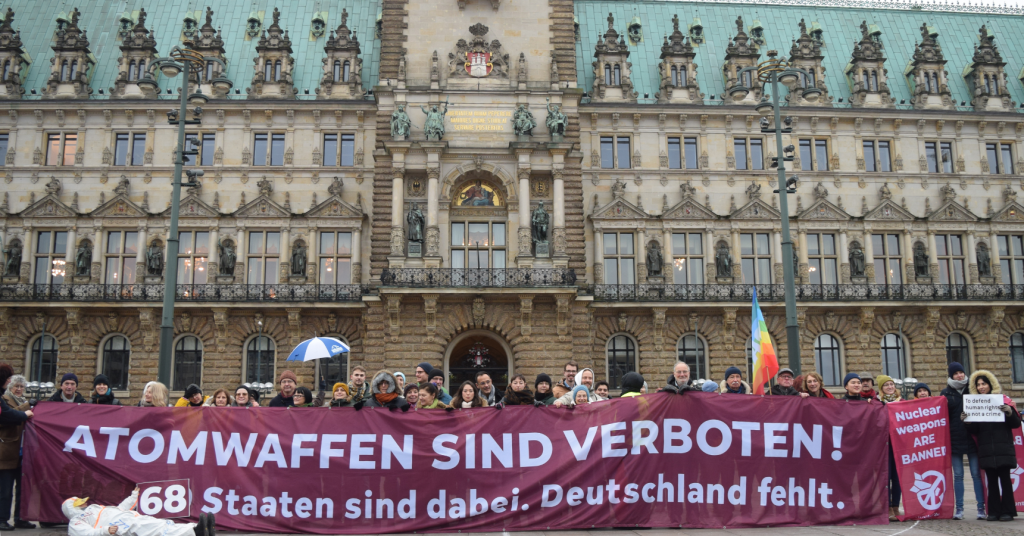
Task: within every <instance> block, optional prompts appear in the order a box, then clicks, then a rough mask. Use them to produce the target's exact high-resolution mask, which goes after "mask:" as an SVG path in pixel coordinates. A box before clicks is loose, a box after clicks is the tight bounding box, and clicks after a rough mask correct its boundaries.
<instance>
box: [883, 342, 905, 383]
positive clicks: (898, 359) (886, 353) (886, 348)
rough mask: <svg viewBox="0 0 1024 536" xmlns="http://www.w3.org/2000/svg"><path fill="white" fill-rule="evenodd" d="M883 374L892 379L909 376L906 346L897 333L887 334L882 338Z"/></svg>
mask: <svg viewBox="0 0 1024 536" xmlns="http://www.w3.org/2000/svg"><path fill="white" fill-rule="evenodd" d="M882 373H883V374H885V375H886V376H890V377H892V378H905V377H906V376H907V351H906V346H905V343H904V341H903V338H902V337H900V336H899V335H898V334H896V333H886V334H885V336H883V337H882Z"/></svg>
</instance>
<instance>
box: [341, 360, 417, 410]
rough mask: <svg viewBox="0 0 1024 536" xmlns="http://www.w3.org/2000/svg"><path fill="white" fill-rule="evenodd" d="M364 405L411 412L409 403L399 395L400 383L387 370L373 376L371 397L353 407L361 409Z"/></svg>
mask: <svg viewBox="0 0 1024 536" xmlns="http://www.w3.org/2000/svg"><path fill="white" fill-rule="evenodd" d="M364 405H365V406H366V407H368V408H388V409H389V410H396V409H400V410H402V411H409V402H407V401H406V400H405V397H404V396H401V395H399V394H398V381H397V380H395V376H394V375H392V374H391V373H390V372H388V371H386V370H382V371H379V372H377V373H376V374H374V375H373V380H372V381H371V382H370V396H369V397H367V398H366V399H364V400H361V401H359V402H356V403H355V404H354V405H353V407H354V408H356V409H360V408H362V407H363V406H364Z"/></svg>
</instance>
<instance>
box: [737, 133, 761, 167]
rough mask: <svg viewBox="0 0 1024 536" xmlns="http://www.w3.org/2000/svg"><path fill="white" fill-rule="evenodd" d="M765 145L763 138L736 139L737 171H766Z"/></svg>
mask: <svg viewBox="0 0 1024 536" xmlns="http://www.w3.org/2000/svg"><path fill="white" fill-rule="evenodd" d="M763 143H764V141H763V140H762V139H761V138H734V139H733V156H734V157H735V158H736V169H740V170H743V169H764V149H763Z"/></svg>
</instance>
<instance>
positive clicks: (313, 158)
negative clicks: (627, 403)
mask: <svg viewBox="0 0 1024 536" xmlns="http://www.w3.org/2000/svg"><path fill="white" fill-rule="evenodd" d="M136 3H137V4H139V5H137V6H135V7H133V8H132V6H131V3H129V7H130V8H131V9H128V10H126V11H124V12H123V13H122V14H121V15H119V16H118V17H117V18H111V17H110V16H109V14H108V13H107V11H105V10H103V11H101V10H99V9H86V8H85V7H81V6H80V7H79V8H78V9H74V8H73V6H72V8H73V9H72V11H71V12H70V13H66V12H62V11H61V10H62V9H65V8H64V7H62V6H63V5H64V4H62V3H60V2H56V1H55V0H44V1H42V2H33V3H28V2H14V3H13V4H12V8H13V9H8V10H7V12H6V14H4V20H3V22H2V24H0V66H2V69H3V84H2V85H0V99H3V100H0V107H4V108H6V111H7V113H6V114H4V116H3V117H2V118H0V153H2V154H0V163H2V164H3V166H2V170H0V174H2V175H3V177H4V181H5V187H4V189H3V192H4V193H3V199H2V203H0V238H2V241H3V248H2V249H3V274H2V282H0V359H2V360H3V361H7V362H11V363H14V364H15V368H16V369H17V370H21V371H24V373H25V374H26V375H27V376H29V377H30V379H31V380H37V379H40V378H41V379H42V380H43V381H55V379H56V378H57V377H59V376H60V375H61V374H62V373H64V372H67V371H72V372H76V373H77V374H78V375H79V377H81V378H83V379H84V378H89V377H91V376H92V375H94V374H96V373H99V372H104V373H106V374H107V375H108V376H109V377H110V378H111V380H112V382H113V383H114V387H115V389H116V390H117V392H118V393H119V394H120V395H121V396H123V397H128V398H134V399H137V398H138V397H139V395H140V394H141V390H142V388H143V387H144V385H145V383H146V382H147V381H150V380H153V379H155V377H156V369H157V350H158V346H159V344H158V343H159V317H160V305H161V301H162V297H163V278H164V274H165V270H166V267H167V265H168V263H171V262H173V263H175V265H176V266H177V273H178V276H177V277H178V280H177V283H178V285H177V296H178V301H177V307H176V310H175V341H174V362H173V366H172V369H173V372H172V379H171V385H170V387H171V389H172V392H180V391H182V390H183V389H184V387H185V386H186V385H188V384H189V383H200V384H201V385H202V386H203V387H204V388H217V387H229V388H231V387H233V386H234V385H237V384H239V383H243V382H254V381H263V382H265V381H268V380H270V379H271V378H276V376H277V375H278V374H279V373H280V371H282V370H284V369H285V368H292V369H293V370H295V372H296V373H297V374H298V375H299V377H300V382H301V383H305V384H307V385H316V386H320V385H330V384H332V383H333V382H334V381H338V380H343V379H346V378H347V370H348V368H349V367H351V366H353V365H355V364H361V365H363V366H365V367H366V368H367V369H368V370H376V369H378V368H383V367H386V368H389V369H393V370H404V371H407V372H410V371H411V370H412V368H413V367H414V366H415V364H416V363H418V362H421V361H429V362H431V363H433V364H434V365H435V366H442V367H443V368H444V370H446V371H447V373H448V378H449V382H452V383H456V384H457V382H458V381H460V380H461V379H462V378H465V377H469V376H471V375H472V374H473V372H475V371H477V370H487V371H490V372H491V373H492V376H494V377H495V378H496V380H497V381H496V383H498V384H500V385H503V384H504V383H505V382H507V379H508V378H509V377H510V375H511V374H515V373H524V374H526V375H527V376H529V377H530V378H532V377H533V376H534V375H536V374H537V373H539V372H548V373H555V374H557V373H558V371H560V369H561V366H562V364H563V363H564V362H565V361H567V360H569V359H575V360H576V361H578V362H579V363H580V366H581V367H583V366H587V367H591V368H593V369H594V370H595V371H597V375H598V377H599V378H602V379H607V380H608V381H609V382H610V383H611V384H612V386H613V389H614V388H615V387H616V386H617V383H618V381H619V379H620V378H621V376H622V374H624V373H625V372H626V371H630V370H636V371H639V372H641V373H642V374H644V376H645V377H646V378H647V379H648V381H649V382H650V383H652V384H654V385H657V384H660V382H661V381H662V380H663V379H664V378H665V377H666V376H667V375H668V374H669V373H670V371H671V368H672V366H673V363H674V362H676V361H677V360H684V361H686V362H688V363H690V365H691V369H693V371H694V376H697V377H704V378H714V379H716V380H720V379H721V375H722V373H723V372H724V370H725V369H726V368H727V367H729V366H733V365H738V366H741V368H742V365H743V364H744V363H748V366H749V349H748V347H749V337H750V320H749V314H748V313H749V310H750V309H749V306H750V305H749V304H750V300H751V295H752V292H753V289H754V288H755V285H756V288H757V291H758V296H759V299H760V301H761V303H762V306H763V307H764V309H765V314H766V317H767V319H768V324H769V330H770V331H771V334H772V337H773V338H774V339H775V342H776V346H777V351H778V354H779V355H780V356H785V355H786V352H787V347H788V345H789V344H799V345H800V348H801V355H802V363H801V364H802V368H803V370H804V371H807V370H816V371H818V372H819V373H821V374H822V375H823V376H824V377H825V380H826V384H827V385H829V386H835V385H837V384H839V383H840V380H841V378H842V376H843V375H844V374H845V373H846V372H849V371H853V372H871V373H872V374H878V373H882V372H885V373H887V374H889V375H890V376H893V377H900V378H905V377H915V378H917V379H919V380H921V381H926V382H928V383H930V384H932V386H933V387H939V386H941V385H943V384H944V383H945V371H946V367H947V365H948V363H949V362H950V361H953V360H955V361H959V362H962V363H963V364H964V366H965V368H967V369H968V370H975V369H978V368H986V369H989V370H992V371H994V372H995V373H996V374H997V375H998V376H999V377H1000V378H1001V379H1003V380H1004V383H1005V384H1006V385H1008V386H1010V389H1009V390H1010V391H1011V392H1012V393H1013V394H1014V395H1017V396H1020V395H1024V250H1022V248H1024V205H1022V204H1021V202H1019V201H1018V193H1019V192H1020V191H1021V190H1022V189H1024V116H1022V115H1021V113H1020V108H1021V103H1024V82H1022V81H1021V77H1022V75H1021V70H1022V67H1024V63H1021V61H1022V60H1021V59H1022V58H1024V43H1022V42H1021V41H1020V40H1019V39H1014V37H1015V36H1017V35H1021V33H1024V22H1022V19H1021V18H1020V16H1019V15H1020V13H1016V12H1012V11H1007V12H1005V13H999V12H996V11H990V12H986V13H977V12H967V11H965V12H956V13H954V12H940V11H927V10H920V9H915V10H911V9H909V6H902V7H904V8H908V9H899V7H900V6H899V5H894V6H893V7H894V9H890V10H878V9H870V10H869V9H859V8H857V7H856V6H855V5H851V7H843V8H839V7H824V6H813V9H812V8H811V7H812V6H810V4H811V2H807V4H808V5H803V6H801V5H766V4H763V3H759V4H758V5H756V6H755V5H747V4H739V3H691V2H661V1H646V2H637V3H622V2H611V1H590V0H576V1H573V0H524V1H520V2H515V3H511V2H500V1H499V0H489V1H484V0H467V1H450V0H432V1H419V2H409V1H407V0H379V1H366V0H343V1H341V2H335V3H331V4H330V6H327V5H324V6H323V7H319V8H316V10H315V11H310V10H308V9H306V8H304V7H303V8H299V7H297V6H296V5H293V4H289V3H282V4H274V3H273V2H270V1H269V0H261V1H260V2H256V3H255V4H253V5H254V7H253V8H252V9H253V11H252V12H251V13H249V15H248V16H247V17H246V18H245V23H244V24H234V25H232V24H231V23H229V22H227V21H233V20H238V17H231V18H229V16H228V15H229V12H230V11H231V9H232V8H233V7H235V4H233V3H230V2H224V1H221V0H216V1H214V0H211V1H210V2H209V3H210V6H209V7H206V6H203V8H202V9H196V10H195V11H188V12H186V11H178V9H179V8H178V6H177V5H175V4H168V5H160V6H152V7H151V9H152V11H146V10H144V9H143V6H142V5H141V4H140V3H138V2H136ZM40 6H41V7H40ZM146 7H149V6H146ZM79 9H81V10H82V11H79ZM971 9H980V8H971ZM30 11H31V12H33V13H45V14H46V16H40V17H39V18H37V19H36V20H38V21H46V22H45V23H44V22H36V23H33V27H31V28H29V27H24V28H23V27H22V25H21V24H20V22H21V20H23V19H22V17H23V16H24V15H27V14H28V13H29V12H30ZM963 28H972V29H976V31H974V30H972V31H970V32H967V33H964V32H963ZM22 29H23V30H25V32H24V34H22V33H21V30H22ZM185 43H188V44H189V45H190V46H192V47H193V49H195V50H196V51H198V52H199V53H200V54H202V55H203V56H205V57H207V58H211V60H210V61H208V62H207V65H206V67H205V69H203V70H202V71H201V72H199V73H196V74H195V76H193V78H192V79H191V80H190V83H189V91H190V92H191V91H196V90H201V91H202V92H203V93H204V94H205V95H206V96H207V97H209V102H207V103H206V104H204V105H203V106H202V112H201V114H199V115H201V121H202V124H201V125H195V126H190V127H189V128H188V129H187V136H188V138H189V139H190V140H192V142H191V143H190V145H194V147H195V149H196V153H197V154H195V155H190V156H189V157H188V161H187V162H186V166H187V167H195V168H199V169H203V170H204V172H205V175H204V177H203V178H202V184H201V185H199V186H196V187H192V188H189V189H187V191H185V192H183V199H182V201H181V210H180V213H179V218H180V223H179V237H178V238H179V241H180V244H181V248H180V251H179V253H178V254H177V255H176V256H173V257H172V256H170V255H169V252H168V250H167V244H168V236H167V235H168V232H169V225H170V193H171V186H170V183H171V176H172V173H173V168H174V154H175V150H176V147H175V145H176V141H175V140H176V138H175V136H176V134H177V130H176V129H177V127H174V126H171V125H168V124H167V122H166V121H165V120H164V119H163V116H164V115H165V114H166V112H167V111H168V110H169V109H172V108H176V107H177V102H178V98H179V93H178V91H179V90H178V88H180V85H181V80H180V79H169V78H167V77H166V76H164V75H163V74H162V73H161V72H160V70H159V69H154V67H153V65H154V63H153V62H154V60H155V59H156V58H157V57H158V56H161V55H166V54H167V53H168V52H169V51H170V49H171V48H172V47H173V46H184V44H185ZM787 47H788V50H789V52H788V56H787V55H786V50H787ZM769 50H779V51H781V52H782V57H784V58H787V59H788V61H790V62H792V64H793V65H795V66H798V67H800V68H802V69H804V70H806V71H807V72H808V73H810V76H809V77H808V78H807V79H805V80H802V81H800V80H798V81H795V82H794V83H793V84H791V85H792V88H791V89H788V90H785V94H784V95H782V96H781V97H782V100H783V102H784V103H785V104H784V105H785V108H784V109H783V110H784V115H786V116H788V117H789V118H791V124H792V133H790V134H786V135H784V140H783V144H784V145H786V146H789V145H791V146H792V155H793V160H792V162H787V166H789V167H792V168H794V171H792V172H791V173H792V174H794V175H797V176H798V177H799V181H798V186H797V191H796V194H795V196H793V195H791V197H790V201H789V207H790V213H789V214H788V215H785V216H784V215H782V214H780V212H779V203H778V198H777V195H776V194H773V193H772V191H773V190H774V189H775V188H776V185H775V177H776V172H775V170H774V169H773V168H772V164H773V161H774V160H775V159H776V157H777V156H779V155H776V154H775V152H776V151H775V150H774V149H773V147H775V140H774V139H773V137H772V136H771V135H768V134H764V133H762V131H761V126H760V122H759V119H760V117H759V116H758V114H757V112H756V111H755V110H754V105H755V104H756V103H757V102H758V101H759V100H760V99H761V98H762V96H764V95H766V94H767V93H769V91H768V88H762V87H761V86H760V83H759V82H758V80H757V77H756V76H751V73H750V72H749V71H747V72H744V71H743V69H744V68H747V67H751V66H755V65H756V64H757V63H758V62H760V61H764V60H765V59H766V58H767V57H768V55H767V53H768V51H769ZM213 58H216V59H217V60H220V61H223V62H224V66H222V65H221V64H220V63H219V62H218V61H213ZM810 88H814V89H817V90H819V91H808V89H810ZM915 162H916V163H917V164H918V165H916V166H915V165H914V163H915ZM794 197H795V199H794ZM781 217H788V218H790V226H791V228H792V230H793V240H794V242H795V245H796V249H795V255H794V257H793V258H791V259H783V258H782V253H781V252H782V247H781V242H782V236H781V223H780V221H781V220H780V218H781ZM785 262H791V263H793V265H794V267H795V268H796V274H797V284H798V286H797V296H798V297H797V300H798V303H797V305H798V314H799V322H800V328H801V329H800V334H801V339H800V340H799V341H789V340H787V338H786V334H785V329H784V314H783V307H782V295H783V290H782V288H783V285H782V270H783V263H785ZM314 335H328V336H337V337H340V338H342V339H344V340H345V341H346V342H348V343H349V345H350V346H351V352H350V353H348V354H345V355H342V356H339V357H338V358H336V359H333V360H331V362H330V363H329V364H327V363H325V364H324V365H323V366H321V368H320V369H315V368H314V366H312V365H310V364H292V363H287V362H286V361H284V359H285V358H286V357H287V354H288V351H289V350H290V349H291V348H292V347H293V346H294V345H295V344H297V343H298V342H300V341H301V340H303V339H306V338H308V337H311V336H314ZM783 360H784V358H783ZM83 383H86V382H85V381H83Z"/></svg>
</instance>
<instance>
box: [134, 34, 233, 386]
mask: <svg viewBox="0 0 1024 536" xmlns="http://www.w3.org/2000/svg"><path fill="white" fill-rule="evenodd" d="M190 45H191V43H190V42H187V41H186V42H185V46H184V48H182V47H174V48H173V49H171V54H170V57H166V58H157V59H156V60H153V62H152V64H151V67H150V69H151V70H150V72H148V73H146V76H145V77H144V79H143V80H142V81H140V84H145V85H150V86H153V87H155V86H156V81H155V80H153V77H152V73H153V72H155V70H156V69H159V70H160V72H162V73H163V74H164V76H167V77H169V78H173V77H176V76H178V73H181V74H182V75H183V76H182V81H181V89H180V91H181V104H180V106H179V108H178V110H171V111H169V112H167V122H168V123H170V124H172V125H177V126H178V150H177V151H176V152H175V155H174V178H173V180H172V184H171V226H170V229H169V230H168V236H167V264H166V272H165V274H164V305H163V313H162V315H161V321H160V359H159V362H158V367H157V380H158V381H160V382H161V383H163V384H165V385H168V384H169V383H170V378H171V352H172V343H173V341H174V301H175V298H177V293H176V290H177V287H176V285H177V280H178V211H179V210H180V206H181V200H180V199H179V198H180V197H181V187H182V186H198V183H196V182H195V179H196V178H197V177H201V176H202V175H203V172H202V170H190V171H187V172H186V174H187V175H188V177H189V182H188V183H187V184H182V183H181V172H182V167H183V166H184V165H185V156H187V155H194V154H198V152H197V151H195V150H190V149H189V148H187V147H186V146H185V125H199V124H202V119H201V117H202V113H203V109H202V108H200V107H199V106H196V107H195V109H194V110H193V111H192V113H193V117H194V118H193V119H185V114H186V113H188V104H189V103H190V102H191V103H193V104H197V105H198V104H205V103H206V101H207V100H208V99H207V98H206V96H205V95H203V93H202V91H201V90H197V92H196V93H193V94H189V92H188V84H189V72H190V70H191V69H195V70H196V72H201V71H202V67H203V65H205V64H206V62H207V61H214V62H217V63H219V64H221V65H222V66H224V65H225V64H224V62H223V61H222V60H220V59H218V58H205V57H204V56H203V55H202V54H200V53H198V52H196V51H195V50H192V49H191V48H190ZM197 80H198V78H197Z"/></svg>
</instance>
